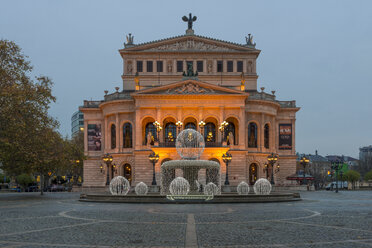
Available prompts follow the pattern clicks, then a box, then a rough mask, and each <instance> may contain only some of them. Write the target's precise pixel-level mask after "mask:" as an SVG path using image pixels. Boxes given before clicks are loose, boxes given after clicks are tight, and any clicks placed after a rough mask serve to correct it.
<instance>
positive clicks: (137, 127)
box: [133, 107, 144, 150]
mask: <svg viewBox="0 0 372 248" xmlns="http://www.w3.org/2000/svg"><path fill="white" fill-rule="evenodd" d="M135 115H136V122H135V123H134V127H133V134H134V135H133V136H134V137H133V138H134V142H135V143H134V144H136V145H135V149H136V150H139V149H140V146H142V141H143V140H144V137H142V123H141V120H140V116H141V109H140V108H139V107H136V109H135Z"/></svg>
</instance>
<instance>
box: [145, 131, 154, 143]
mask: <svg viewBox="0 0 372 248" xmlns="http://www.w3.org/2000/svg"><path fill="white" fill-rule="evenodd" d="M153 141H154V136H152V133H151V132H148V133H147V137H146V145H147V147H151V143H153Z"/></svg>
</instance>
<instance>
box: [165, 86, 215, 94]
mask: <svg viewBox="0 0 372 248" xmlns="http://www.w3.org/2000/svg"><path fill="white" fill-rule="evenodd" d="M166 93H167V94H170V95H179V94H182V95H193V94H209V93H214V90H212V89H207V88H203V87H200V86H199V85H198V84H194V83H187V84H183V85H182V86H180V87H175V88H171V89H168V90H167V91H166Z"/></svg>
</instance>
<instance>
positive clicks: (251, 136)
mask: <svg viewBox="0 0 372 248" xmlns="http://www.w3.org/2000/svg"><path fill="white" fill-rule="evenodd" d="M248 147H253V148H257V125H256V123H254V122H251V123H249V126H248Z"/></svg>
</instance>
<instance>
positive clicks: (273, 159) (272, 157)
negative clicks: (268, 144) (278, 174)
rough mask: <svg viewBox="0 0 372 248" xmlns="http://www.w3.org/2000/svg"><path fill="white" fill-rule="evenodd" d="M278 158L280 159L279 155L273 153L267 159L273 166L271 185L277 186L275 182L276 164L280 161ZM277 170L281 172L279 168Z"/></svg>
mask: <svg viewBox="0 0 372 248" xmlns="http://www.w3.org/2000/svg"><path fill="white" fill-rule="evenodd" d="M278 158H279V155H278V154H276V153H271V154H270V155H269V156H268V157H267V162H268V163H269V165H270V166H271V184H273V185H274V184H275V182H274V164H275V163H276V161H278ZM277 170H278V171H279V167H278V168H277Z"/></svg>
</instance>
